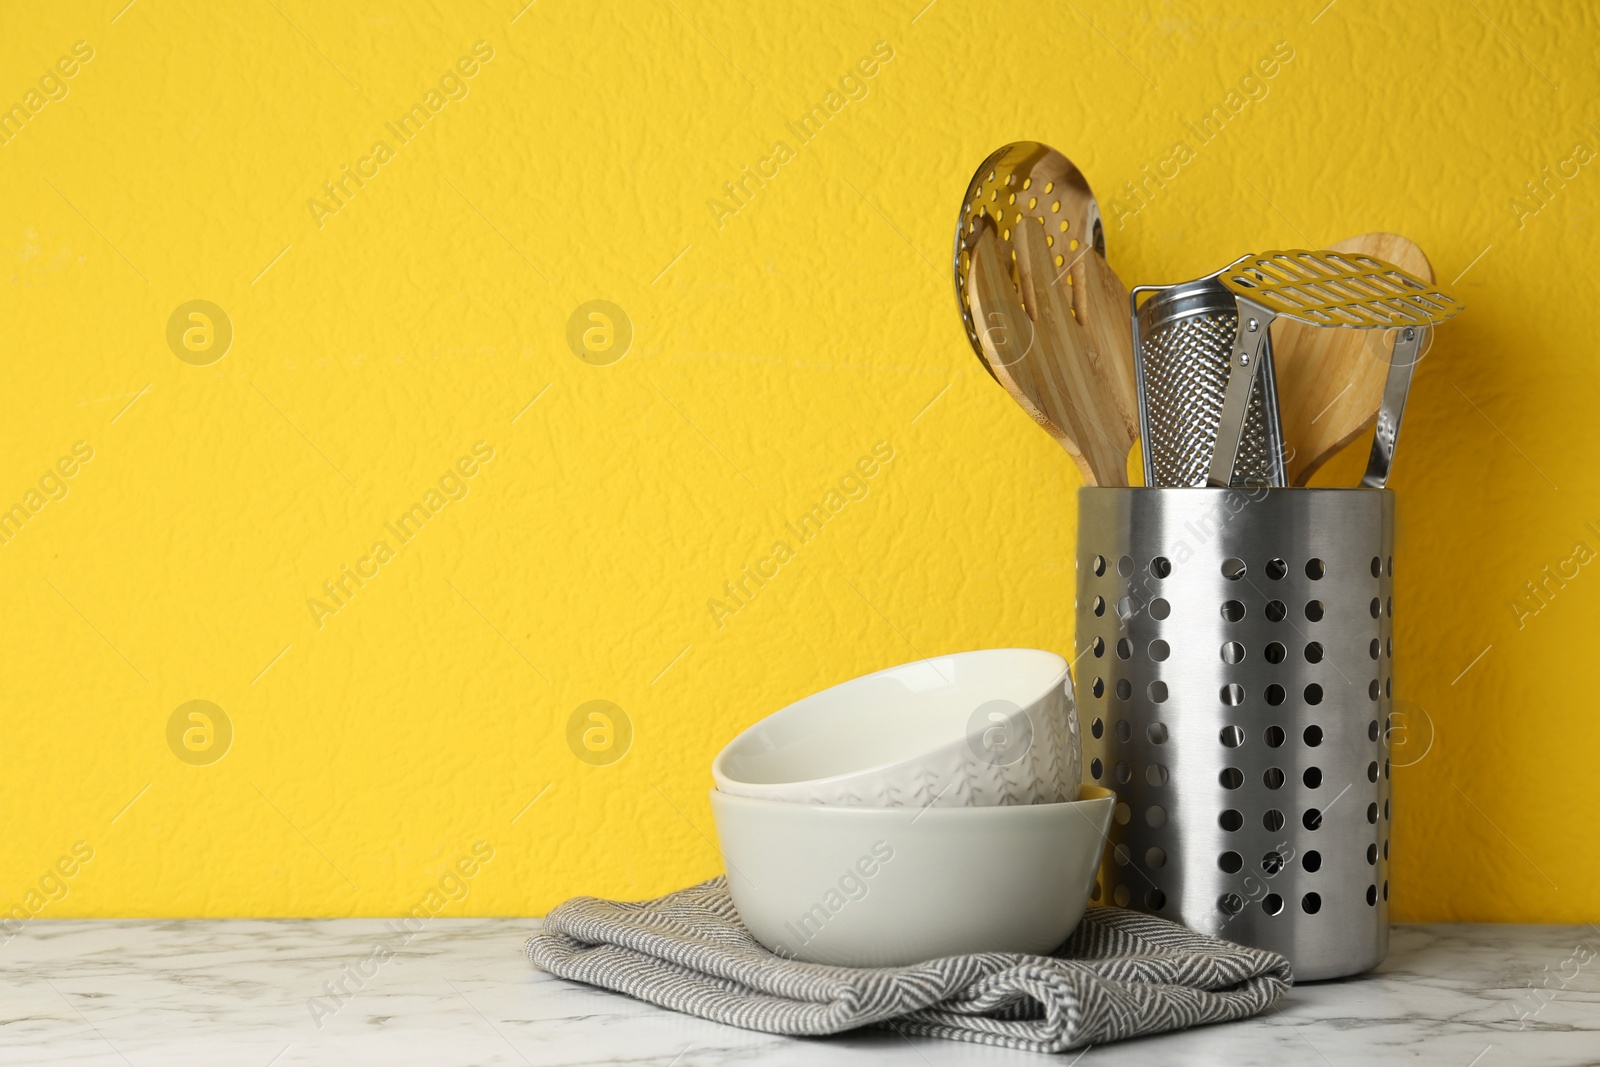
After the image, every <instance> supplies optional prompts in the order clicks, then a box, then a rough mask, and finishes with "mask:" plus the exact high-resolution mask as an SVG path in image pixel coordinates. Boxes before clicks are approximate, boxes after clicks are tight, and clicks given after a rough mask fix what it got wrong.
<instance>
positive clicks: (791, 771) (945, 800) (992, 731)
mask: <svg viewBox="0 0 1600 1067" xmlns="http://www.w3.org/2000/svg"><path fill="white" fill-rule="evenodd" d="M1082 751H1083V750H1082V745H1081V742H1080V741H1079V737H1078V716H1077V710H1076V708H1075V707H1074V705H1073V701H1072V679H1071V677H1070V676H1069V675H1068V673H1067V663H1066V660H1064V659H1062V658H1061V657H1060V656H1058V655H1056V654H1055V653H1054V652H1042V651H1039V650H1037V649H1029V648H998V649H988V650H985V651H981V652H962V653H958V654H956V655H951V656H940V657H937V658H935V659H926V660H918V661H917V662H915V663H907V664H904V665H902V666H899V667H891V668H889V669H888V670H883V671H878V672H877V673H876V674H869V675H866V676H865V677H861V678H856V679H854V680H852V681H848V682H844V683H843V684H840V685H836V686H834V687H833V688H831V689H824V690H823V691H822V692H820V693H816V694H814V695H812V696H809V697H806V698H805V699H804V700H801V701H798V702H796V703H794V704H790V705H789V706H788V707H786V708H784V709H782V710H781V711H777V712H774V713H773V714H771V715H769V716H767V717H766V718H765V719H762V720H761V721H760V722H758V723H756V724H755V725H754V726H751V727H750V728H749V729H748V730H745V731H744V732H743V733H741V734H740V735H739V736H738V737H736V738H734V739H733V740H732V741H731V742H729V744H728V746H727V747H726V748H724V749H723V750H722V752H721V753H719V754H718V755H717V758H716V760H715V761H714V762H713V763H712V765H711V775H712V777H713V778H714V779H716V783H717V788H718V789H719V790H721V791H722V792H724V793H731V794H734V795H737V796H743V797H750V798H752V799H761V800H783V801H791V802H794V803H800V804H838V805H844V806H847V807H871V808H881V807H916V808H924V807H929V806H940V807H990V806H994V805H1001V804H1048V803H1054V802H1056V801H1059V800H1062V799H1065V798H1068V797H1074V796H1077V790H1078V782H1079V779H1080V777H1081V768H1082Z"/></svg>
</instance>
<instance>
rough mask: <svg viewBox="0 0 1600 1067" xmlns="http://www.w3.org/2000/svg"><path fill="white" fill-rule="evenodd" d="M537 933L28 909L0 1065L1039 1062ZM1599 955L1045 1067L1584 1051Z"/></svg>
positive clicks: (1527, 944) (490, 926)
mask: <svg viewBox="0 0 1600 1067" xmlns="http://www.w3.org/2000/svg"><path fill="white" fill-rule="evenodd" d="M537 927H538V923H537V922H536V921H533V920H512V919H475V920H474V919H463V920H449V919H436V920H433V921H432V922H430V923H429V924H428V925H427V926H426V927H424V928H423V929H422V930H420V931H419V932H418V933H417V934H416V935H415V936H413V937H412V938H411V939H410V941H409V942H408V943H405V944H404V945H403V947H400V948H399V950H398V951H397V952H396V953H395V954H394V955H393V958H389V959H380V958H379V957H378V956H374V955H373V946H374V945H375V944H378V943H379V942H384V943H387V944H390V945H396V944H398V942H399V935H397V934H396V933H395V932H394V931H393V930H392V929H390V928H388V927H386V925H385V921H384V920H375V919H341V920H253V919H235V920H212V921H197V920H188V921H127V920H101V921H56V922H51V921H45V920H35V921H32V922H30V923H28V924H27V925H26V926H25V927H24V928H23V929H22V930H21V931H19V932H18V933H17V934H16V936H14V937H13V938H12V939H11V940H10V941H9V942H8V943H5V944H0V990H3V993H0V1063H8V1064H9V1063H45V1062H48V1063H52V1064H115V1065H122V1067H128V1065H142V1064H173V1063H217V1064H230V1065H244V1067H300V1065H305V1064H340V1065H344V1064H385V1065H391V1064H392V1065H399V1064H430V1065H432V1064H484V1065H488V1064H511V1065H516V1064H529V1065H534V1064H537V1065H540V1067H543V1065H546V1064H561V1065H565V1064H657V1065H660V1067H693V1065H697V1064H698V1065H706V1064H733V1063H740V1064H743V1063H750V1062H759V1063H771V1064H822V1063H829V1064H863V1065H867V1064H891V1065H895V1064H903V1065H907V1067H942V1065H944V1064H956V1063H985V1064H1014V1065H1025V1064H1030V1063H1041V1062H1048V1060H1047V1058H1045V1057H1041V1056H1036V1055H1032V1054H1029V1053H1023V1052H1010V1051H1006V1050H1000V1049H989V1048H983V1047H980V1046H974V1045H965V1044H958V1043H954V1042H946V1041H937V1040H921V1039H919V1040H909V1039H907V1038H904V1037H900V1036H898V1035H895V1034H892V1033H887V1032H862V1033H856V1034H851V1035H846V1036H842V1037H835V1038H827V1039H811V1040H794V1039H789V1038H780V1037H771V1036H768V1035H765V1034H757V1033H750V1032H747V1031H744V1030H738V1029H735V1028H732V1027H728V1026H721V1025H718V1024H716V1023H709V1022H704V1021H702V1020H700V1019H696V1018H692V1017H690V1016H686V1015H678V1014H676V1013H673V1012H669V1011H663V1010H661V1009H658V1008H654V1007H651V1006H649V1005H646V1004H641V1003H638V1002H636V1001H633V1000H630V999H629V998H627V997H623V996H620V995H617V994H613V993H607V992H602V991H600V990H595V989H591V988H588V987H586V986H581V985H575V984H572V983H568V982H563V981H561V980H559V979H555V978H551V977H550V976H549V975H546V974H542V973H540V972H538V971H536V970H534V969H533V968H532V967H531V966H530V965H529V964H528V962H527V960H526V959H525V958H524V957H523V955H522V951H521V948H522V942H523V940H524V939H525V938H526V937H527V935H528V934H529V933H531V932H532V931H534V930H535V929H537ZM1597 949H1600V930H1597V929H1596V928H1595V927H1592V926H1591V927H1578V926H1409V927H1397V928H1396V929H1395V932H1394V937H1393V939H1392V944H1391V950H1390V953H1389V959H1388V961H1387V962H1386V963H1384V965H1383V966H1382V967H1381V968H1379V969H1378V970H1377V971H1376V972H1374V973H1373V974H1371V975H1368V976H1365V977H1362V978H1358V979H1351V980H1348V981H1343V982H1329V983H1320V984H1315V985H1307V986H1300V987H1297V988H1295V989H1293V990H1291V991H1290V993H1289V994H1288V995H1287V996H1286V997H1285V998H1284V999H1283V1000H1282V1001H1280V1002H1279V1004H1278V1006H1277V1008H1276V1010H1273V1011H1270V1012H1268V1013H1267V1014H1266V1015H1265V1016H1262V1017H1259V1018H1256V1019H1251V1020H1248V1021H1245V1022H1240V1023H1231V1024H1227V1025H1221V1026H1211V1027H1205V1028H1201V1029H1197V1030H1190V1031H1184V1032H1181V1033H1177V1034H1169V1035H1165V1036H1161V1037H1155V1038H1147V1039H1144V1040H1139V1041H1128V1042H1123V1043H1121V1044H1117V1045H1107V1046H1103V1047H1098V1048H1091V1049H1089V1050H1088V1051H1087V1052H1085V1053H1082V1054H1081V1055H1080V1054H1078V1053H1074V1054H1072V1055H1069V1056H1063V1057H1056V1058H1055V1059H1056V1060H1058V1061H1059V1062H1063V1063H1082V1064H1084V1065H1085V1067H1097V1065H1117V1064H1135V1063H1137V1064H1140V1065H1141V1067H1147V1065H1149V1064H1152V1063H1160V1064H1164V1065H1166V1064H1170V1065H1187V1064H1227V1065H1228V1067H1255V1065H1264V1067H1282V1065H1284V1064H1290V1063H1293V1064H1300V1063H1308V1064H1327V1065H1329V1067H1337V1065H1342V1064H1359V1065H1361V1067H1370V1065H1372V1064H1376V1063H1405V1064H1417V1065H1421V1064H1448V1065H1451V1067H1503V1065H1505V1067H1509V1065H1522V1064H1540V1065H1542V1067H1562V1065H1578V1064H1595V1063H1600V958H1597V957H1596V955H1595V952H1596V950H1597ZM347 968H348V970H347ZM341 980H342V981H343V982H344V985H345V988H346V989H349V990H353V991H354V992H353V993H352V994H351V995H349V996H345V997H343V999H342V1001H336V1000H334V999H332V998H331V997H328V995H327V993H326V990H325V988H324V983H334V984H337V983H339V982H340V981H341ZM1534 988H1537V989H1539V990H1540V991H1541V993H1542V999H1541V998H1540V997H1538V996H1536V995H1535V994H1534V992H1533V989H1534ZM319 997H320V998H322V999H321V1000H315V999H313V998H319Z"/></svg>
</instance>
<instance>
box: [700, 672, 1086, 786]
mask: <svg viewBox="0 0 1600 1067" xmlns="http://www.w3.org/2000/svg"><path fill="white" fill-rule="evenodd" d="M1005 652H1030V653H1036V654H1039V655H1044V656H1050V657H1052V658H1054V659H1055V661H1056V662H1057V663H1058V664H1059V666H1060V669H1059V670H1058V671H1057V672H1056V673H1055V675H1054V677H1053V678H1052V679H1051V681H1050V682H1049V683H1048V684H1046V685H1045V686H1044V687H1043V688H1041V689H1040V690H1039V691H1038V692H1037V693H1036V694H1035V695H1034V696H1033V697H1032V698H1031V699H1030V700H1029V701H1028V702H1027V703H1026V704H1024V705H1022V706H1023V707H1024V708H1032V707H1033V706H1034V705H1036V704H1038V703H1039V702H1040V701H1041V700H1043V699H1044V698H1045V697H1046V696H1048V695H1049V694H1050V692H1051V691H1052V690H1054V689H1055V688H1057V687H1058V686H1060V685H1061V684H1062V682H1063V681H1068V684H1069V685H1070V679H1071V677H1072V671H1071V668H1070V666H1069V664H1068V663H1067V659H1066V657H1065V656H1063V655H1061V653H1059V652H1052V651H1050V650H1049V649H1047V648H1027V647H1024V646H1018V645H1009V646H1005V647H1002V648H973V649H967V650H966V651H963V652H947V653H945V654H944V655H940V656H923V657H922V658H920V659H914V660H907V661H906V662H904V663H897V664H895V665H894V666H892V667H884V668H882V669H880V670H876V671H871V672H869V673H867V674H861V675H857V676H855V677H854V678H847V679H845V680H844V681H842V682H837V683H835V684H833V685H830V686H828V687H826V688H824V689H819V690H817V691H816V692H814V693H807V694H806V695H805V696H803V697H800V698H799V699H797V700H792V701H790V702H789V703H787V704H785V705H784V706H783V707H781V708H779V709H778V710H777V711H774V712H771V713H770V714H767V715H763V716H762V717H761V718H759V719H757V720H756V721H755V722H753V723H751V724H750V725H749V726H746V727H745V728H744V729H743V730H740V731H739V732H738V733H737V734H735V735H734V736H733V739H732V740H730V741H729V742H728V743H727V744H725V745H723V746H722V750H721V751H720V752H718V753H717V755H716V758H715V759H713V760H712V761H711V777H712V779H713V780H714V781H715V782H716V783H717V785H718V786H720V785H722V783H724V782H727V783H730V784H732V785H736V786H738V787H739V788H741V789H752V790H759V791H763V792H774V791H778V790H790V789H795V788H806V787H813V788H814V787H817V786H830V785H838V784H839V783H842V782H846V781H849V780H851V779H854V778H860V777H861V776H863V775H872V774H881V773H883V772H884V771H888V770H892V769H893V768H895V767H903V766H905V765H907V764H910V763H913V762H915V761H917V760H920V759H923V758H925V757H927V756H929V755H932V754H933V753H936V752H943V751H945V750H947V749H949V748H951V747H953V746H954V747H959V746H960V744H961V740H962V739H960V738H957V739H956V740H954V741H950V742H946V743H945V744H942V745H939V746H937V747H935V748H930V749H924V750H923V751H921V752H918V753H916V754H914V755H911V756H906V757H903V758H901V759H896V760H890V761H888V762H885V763H878V764H874V765H872V766H870V767H859V768H857V769H855V770H851V771H844V772H841V773H839V774H833V775H828V776H827V777H823V778H797V779H795V780H794V781H790V782H746V781H744V780H742V779H739V778H735V777H733V776H732V775H730V774H728V773H727V771H726V770H725V769H724V761H725V760H726V759H727V758H728V753H730V752H732V751H733V749H734V748H735V747H737V746H738V745H739V743H740V742H741V741H743V740H744V739H745V738H746V737H748V736H750V735H751V734H753V733H755V732H756V731H757V730H759V729H760V728H761V727H762V726H764V725H765V724H766V723H768V722H771V721H772V720H773V719H776V718H777V717H778V716H780V715H783V714H784V713H785V712H788V711H791V710H792V709H793V708H795V707H796V706H797V705H799V704H802V703H804V702H805V701H808V700H812V699H814V698H816V697H820V696H822V695H824V694H826V693H831V692H833V691H834V690H836V689H843V688H844V687H845V686H849V685H856V684H859V683H861V682H865V681H867V680H869V679H872V678H877V677H879V676H881V675H885V674H889V673H891V672H894V671H898V670H904V669H905V668H906V667H912V666H915V665H917V664H919V663H931V662H933V661H935V660H953V659H969V658H977V657H981V656H992V655H996V654H999V653H1005ZM1069 699H1071V700H1073V701H1074V703H1076V700H1075V694H1074V695H1073V696H1069ZM725 792H726V795H728V796H739V797H741V798H743V799H746V800H757V799H775V798H760V797H754V796H750V795H749V794H743V793H732V792H727V791H725ZM777 802H778V803H790V802H787V801H777ZM1066 803H1076V802H1075V801H1066ZM1017 806H1028V807H1036V806H1038V805H1017ZM863 810H864V809H863ZM876 810H883V809H876Z"/></svg>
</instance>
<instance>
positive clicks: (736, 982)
mask: <svg viewBox="0 0 1600 1067" xmlns="http://www.w3.org/2000/svg"><path fill="white" fill-rule="evenodd" d="M526 951H527V953H528V959H529V960H530V961H531V962H532V963H533V965H534V966H535V967H539V968H541V969H542V970H546V971H549V972H550V973H551V974H555V975H559V976H560V977H562V978H570V979H574V980H576V981H579V982H587V983H588V984H589V985H595V986H602V987H604V988H606V989H612V990H616V991H617V992H620V993H627V994H628V995H630V996H633V997H637V998H639V999H640V1000H647V1001H649V1002H650V1003H652V1004H659V1005H660V1006H662V1007H664V1008H672V1009H674V1010H676V1011H682V1012H688V1013H689V1014H691V1015H698V1016H700V1017H702V1018H705V1019H711V1020H714V1021H716V1022H720V1023H730V1024H732V1025H734V1026H742V1027H745V1028H747V1029H750V1030H764V1031H766V1032H768V1033H774V1034H792V1035H797V1036H798V1035H819V1034H836V1033H839V1032H840V1031H843V1030H852V1029H855V1028H856V1027H861V1026H883V1027H889V1028H891V1029H894V1030H898V1031H899V1032H901V1033H903V1034H917V1035H924V1036H929V1037H943V1038H949V1039H952V1040H956V1041H972V1042H976V1043H978V1044H983V1045H999V1046H1003V1047H1005V1048H1014V1049H1025V1050H1028V1051H1031V1052H1065V1051H1068V1050H1069V1049H1074V1048H1079V1047H1082V1046H1084V1045H1098V1044H1103V1043H1105V1042H1108V1041H1118V1040H1121V1039H1122V1038H1126V1037H1139V1036H1142V1035H1146V1034H1159V1033H1162V1032H1164V1031H1167V1030H1181V1029H1183V1028H1185V1027H1189V1026H1198V1025H1200V1024H1202V1023H1215V1022H1227V1021H1230V1020H1233V1019H1244V1018H1248V1017H1249V1016H1252V1015H1255V1014H1256V1013H1257V1012H1261V1011H1264V1010H1266V1009H1267V1008H1268V1007H1269V1006H1270V1005H1271V1004H1272V1003H1273V1002H1274V1001H1276V1000H1277V999H1278V998H1279V997H1280V996H1282V995H1283V992H1284V990H1286V989H1287V988H1288V987H1289V985H1290V983H1291V982H1292V981H1293V977H1292V976H1291V974H1290V972H1289V961H1288V960H1286V959H1285V958H1284V957H1282V956H1280V955H1278V954H1277V953H1275V952H1267V951H1265V950H1263V949H1255V948H1245V947H1243V946H1241V945H1235V944H1231V943H1229V942H1227V941H1219V940H1218V939H1216V938H1214V937H1208V936H1206V935H1204V934H1197V933H1195V932H1194V931H1193V930H1189V929H1186V928H1184V927H1182V926H1179V925H1177V924H1176V923H1170V922H1167V921H1166V920H1165V919H1157V918H1154V917H1152V916H1149V915H1140V914H1138V913H1137V912H1132V911H1125V910H1123V909H1121V908H1102V907H1090V908H1089V910H1088V911H1087V912H1085V913H1084V917H1083V921H1082V922H1080V923H1079V924H1078V929H1077V930H1076V931H1074V932H1073V935H1072V936H1071V937H1070V938H1069V939H1068V940H1067V942H1066V944H1064V945H1062V946H1061V947H1060V948H1058V949H1057V950H1056V951H1055V953H1054V954H1053V955H1050V956H1024V955H1017V954H1013V953H998V952H995V953H978V954H973V955H967V956H951V957H947V958H945V959H938V960H930V961H928V962H927V963H919V964H916V965H914V966H910V967H833V966H828V965H824V964H817V963H801V962H799V961H797V960H790V959H784V958H783V957H781V956H776V955H774V954H772V953H771V952H769V951H767V950H766V949H765V948H763V947H762V946H761V945H760V944H759V943H758V942H757V941H756V940H755V938H753V937H751V936H750V934H749V933H748V932H747V931H746V930H745V928H744V924H743V923H742V922H740V921H739V914H738V912H737V911H735V910H734V907H733V901H732V899H731V898H730V897H729V896H728V890H727V883H726V881H725V880H724V879H722V878H713V879H712V880H711V881H709V882H705V883H702V884H701V885H697V886H693V887H691V888H689V889H684V890H680V891H679V892H676V893H672V894H670V895H668V896H665V897H662V898H660V899H659V900H647V901H640V902H638V903H617V902H615V901H609V900H597V899H595V898H593V897H575V898H574V899H572V900H569V901H567V902H566V903H564V904H561V905H559V906H558V907H557V908H556V909H555V910H554V911H552V912H551V913H550V915H549V916H548V917H547V918H546V919H545V921H544V929H543V930H542V931H541V932H540V933H537V934H535V935H533V936H532V937H530V938H529V939H528V941H527V945H526Z"/></svg>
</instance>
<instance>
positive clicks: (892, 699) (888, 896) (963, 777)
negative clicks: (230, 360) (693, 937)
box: [711, 648, 1116, 967]
mask: <svg viewBox="0 0 1600 1067" xmlns="http://www.w3.org/2000/svg"><path fill="white" fill-rule="evenodd" d="M1081 760H1082V749H1081V746H1080V743H1079V738H1078V722H1077V712H1076V708H1075V706H1074V704H1073V700H1072V681H1071V678H1070V676H1069V674H1068V671H1067V664H1066V661H1065V660H1063V659H1062V658H1061V657H1060V656H1058V655H1056V654H1054V653H1052V652H1043V651H1039V650H1035V649H1014V648H1013V649H990V650H985V651H979V652H964V653H959V654H956V655H951V656H941V657H938V658H935V659H927V660H919V661H917V662H915V663H907V664H904V665H902V666H899V667H891V668H890V669H888V670H884V671H879V672H877V673H875V674H869V675H866V676H865V677H862V678H857V679H854V680H852V681H849V682H845V683H843V684H841V685H837V686H834V687H833V688H831V689H827V690H824V691H822V692H820V693H817V694H815V695H813V696H809V697H807V698H805V699H804V700H801V701H799V702H797V703H795V704H791V705H790V706H788V707H786V708H784V709H782V710H781V711H778V712H775V713H774V714H772V715H770V716H768V717H767V718H765V719H763V720H761V721H760V722H758V723H756V724H755V725H754V726H751V727H750V728H749V729H747V730H745V731H744V732H743V733H741V734H740V735H739V736H738V737H736V738H734V739H733V741H732V742H730V743H729V744H728V746H727V747H726V748H724V749H723V750H722V752H721V753H720V754H719V755H718V756H717V758H716V760H715V762H714V763H713V764H712V768H711V773H712V777H713V778H714V779H715V780H716V788H715V789H713V790H712V791H711V810H712V814H713V816H714V818H715V820H716V825H717V836H718V838H719V840H720V843H721V847H722V855H723V859H724V861H725V863H726V865H727V868H728V888H729V891H730V893H731V894H732V896H733V902H734V905H735V906H736V907H737V908H738V910H739V915H740V918H742V919H743V920H744V923H745V926H746V927H747V928H748V929H749V930H750V932H751V934H752V935H754V937H755V938H756V940H758V941H760V942H761V943H762V944H763V945H765V946H766V947H767V948H769V949H771V950H772V951H773V952H774V953H777V954H778V955H782V956H786V957H789V958H793V959H799V960H805V961H807V962H812V963H832V964H843V965H850V966H869V967H870V966H893V965H903V964H910V963H917V962H921V961H923V960H928V959H935V958H938V957H941V956H953V955H959V954H962V953H969V952H1022V953H1047V952H1049V951H1051V950H1052V949H1054V948H1055V947H1056V946H1058V945H1060V944H1061V943H1062V942H1063V941H1065V940H1066V938H1067V936H1068V935H1069V934H1071V933H1072V930H1073V928H1074V927H1076V926H1077V924H1078V920H1079V919H1080V918H1081V917H1082V915H1083V911H1084V908H1085V907H1086V906H1087V905H1088V901H1089V894H1090V891H1091V889H1092V888H1093V886H1094V880H1095V875H1096V871H1097V869H1098V867H1099V863H1100V857H1101V852H1102V849H1103V848H1104V844H1105V840H1106V831H1107V829H1108V827H1109V825H1110V820H1111V813H1112V806H1113V804H1114V803H1115V799H1116V798H1115V797H1114V795H1113V794H1112V793H1110V792H1109V791H1108V790H1105V789H1100V788H1097V787H1080V786H1079V776H1080V773H1081V772H1080V767H1081Z"/></svg>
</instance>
